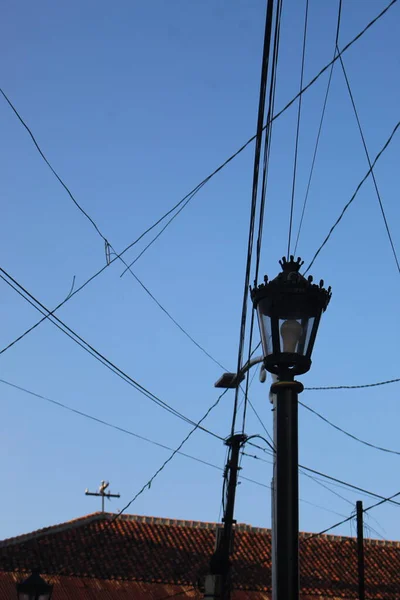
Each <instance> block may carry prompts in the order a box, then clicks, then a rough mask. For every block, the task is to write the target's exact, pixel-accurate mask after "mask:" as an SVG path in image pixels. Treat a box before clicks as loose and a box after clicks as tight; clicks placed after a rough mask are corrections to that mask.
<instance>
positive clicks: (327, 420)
mask: <svg viewBox="0 0 400 600" xmlns="http://www.w3.org/2000/svg"><path fill="white" fill-rule="evenodd" d="M299 404H300V405H301V406H303V408H306V409H307V410H308V411H310V412H311V413H313V414H314V415H316V416H317V417H318V418H319V419H321V420H322V421H324V422H325V423H327V424H328V425H330V426H331V427H333V428H334V429H336V430H337V431H340V432H341V433H343V434H344V435H347V437H349V438H351V439H352V440H355V441H356V442H359V443H360V444H364V446H368V447H369V448H374V449H375V450H380V451H381V452H387V453H388V454H397V456H400V452H399V451H397V450H391V449H390V448H384V447H382V446H377V445H376V444H372V443H371V442H367V441H366V440H363V439H361V438H359V437H357V436H356V435H354V434H353V433H350V432H349V431H346V430H345V429H342V427H339V425H335V423H332V421H329V419H327V418H326V417H324V416H323V415H321V414H320V413H319V412H317V411H316V410H314V409H313V408H311V407H310V406H307V404H304V403H303V402H300V400H299Z"/></svg>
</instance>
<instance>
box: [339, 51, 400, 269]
mask: <svg viewBox="0 0 400 600" xmlns="http://www.w3.org/2000/svg"><path fill="white" fill-rule="evenodd" d="M336 49H337V51H338V52H340V50H339V46H338V42H336ZM339 60H340V65H341V67H342V71H343V75H344V79H345V81H346V87H347V91H348V92H349V96H350V100H351V105H352V107H353V111H354V116H355V118H356V121H357V125H358V130H359V132H360V136H361V141H362V144H363V147H364V151H365V156H366V158H367V162H368V166H369V168H370V170H371V178H372V181H373V184H374V188H375V191H376V197H377V199H378V203H379V207H380V209H381V213H382V218H383V222H384V224H385V229H386V233H387V236H388V239H389V243H390V247H391V249H392V253H393V257H394V260H395V262H396V266H397V270H398V272H399V273H400V264H399V259H398V257H397V252H396V248H395V245H394V242H393V238H392V234H391V232H390V229H389V223H388V220H387V217H386V213H385V209H384V207H383V202H382V198H381V194H380V191H379V188H378V183H377V181H376V177H375V173H374V171H373V168H372V163H371V158H370V154H369V152H368V148H367V142H366V141H365V136H364V132H363V129H362V127H361V121H360V117H359V115H358V111H357V107H356V103H355V100H354V96H353V93H352V91H351V87H350V82H349V78H348V75H347V72H346V69H345V66H344V62H343V58H342V57H340V59H339Z"/></svg>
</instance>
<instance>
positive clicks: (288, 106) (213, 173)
mask: <svg viewBox="0 0 400 600" xmlns="http://www.w3.org/2000/svg"><path fill="white" fill-rule="evenodd" d="M397 1H398V0H391V2H389V4H388V5H387V6H386V7H385V8H384V9H383V10H382V11H381V12H380V13H379V14H378V15H377V16H376V17H375V18H374V19H372V21H370V22H369V23H368V24H367V25H366V26H365V27H364V29H362V31H360V32H359V33H358V34H357V35H356V36H355V37H354V38H353V39H352V40H351V41H350V42H349V43H348V44H347V45H346V46H344V48H343V49H342V50H341V52H340V54H339V55H337V56H335V57H334V58H333V59H332V60H331V61H330V62H329V63H328V64H327V65H325V67H323V68H322V69H321V71H319V73H318V74H317V75H316V76H315V77H314V78H313V79H312V80H311V81H310V82H309V83H308V84H307V85H306V86H305V87H304V88H303V89H302V90H301V94H303V93H304V92H306V91H307V90H308V89H309V88H310V87H311V86H312V85H313V84H314V83H315V82H316V81H317V80H318V79H319V78H320V77H321V76H322V75H323V74H324V73H325V71H326V70H327V69H329V67H331V66H332V65H333V64H334V63H335V62H336V61H337V60H338V58H339V57H340V56H342V55H343V54H344V53H345V52H346V51H347V50H348V49H349V48H351V46H352V45H353V44H354V43H355V42H356V41H358V40H359V39H360V38H361V37H362V36H363V35H364V34H365V33H366V32H367V31H368V30H369V29H370V28H371V27H372V26H373V25H374V24H375V23H376V22H377V21H378V20H379V19H381V18H382V17H383V16H384V15H385V14H386V13H387V11H388V10H389V9H390V8H391V7H392V6H393V5H394V4H396V2H397ZM0 92H1V93H2V95H3V96H4V98H5V99H6V100H7V102H8V103H9V104H10V105H11V102H10V100H9V99H8V97H7V96H6V94H5V93H4V91H3V90H2V89H1V88H0ZM301 94H300V95H301ZM298 98H299V94H296V96H294V98H292V99H291V100H290V101H289V102H288V103H287V104H286V105H285V106H284V107H283V108H282V109H281V110H280V111H279V112H278V113H276V114H275V115H274V116H273V117H272V118H271V120H270V123H271V122H272V121H275V119H277V118H278V117H280V116H281V115H282V114H283V113H284V112H285V111H286V110H288V109H289V108H290V107H291V106H292V104H293V103H294V102H295V101H296V100H297V99H298ZM13 110H14V109H13ZM265 127H266V125H265V126H264V128H265ZM255 138H256V136H255V135H254V136H252V137H251V138H250V139H249V140H247V142H246V143H245V144H243V146H241V147H240V148H239V149H238V150H237V151H236V152H235V153H234V154H232V155H231V156H230V157H229V158H228V159H227V160H226V161H225V162H224V163H222V164H221V165H220V166H219V167H218V168H217V169H215V170H214V171H213V172H212V173H211V174H210V175H208V177H206V178H205V179H203V181H202V182H201V183H200V184H198V185H197V186H196V187H195V188H193V189H192V190H191V191H190V192H189V193H188V194H186V196H185V197H184V198H182V199H181V200H179V202H177V203H176V204H175V205H174V206H173V207H172V208H171V209H169V210H168V211H167V212H166V213H164V214H163V215H162V216H161V217H160V218H159V219H158V220H157V221H155V222H154V223H153V224H152V225H151V226H150V227H148V228H147V229H146V230H145V231H144V232H143V233H142V234H141V235H140V236H139V237H138V238H136V239H135V240H134V241H133V242H131V243H130V244H129V245H128V246H126V248H125V249H124V250H122V252H120V253H119V254H116V256H114V258H112V259H110V261H109V262H107V264H106V265H104V266H103V267H102V268H101V269H99V270H98V271H97V272H96V273H94V274H93V275H92V276H91V277H89V279H87V281H85V282H84V283H83V284H82V285H81V286H80V287H79V288H77V289H76V290H74V292H73V293H72V294H71V295H70V296H69V297H67V298H66V299H65V300H64V301H63V302H61V303H60V304H58V305H57V306H56V307H55V308H54V309H53V311H51V312H50V313H49V314H50V315H52V314H53V313H54V312H56V311H57V310H58V309H59V308H61V306H63V305H64V304H65V302H67V301H68V300H70V298H72V297H73V296H74V295H75V294H77V293H78V292H80V291H81V290H82V289H83V288H84V287H86V286H87V285H88V284H89V283H90V282H91V281H93V280H94V279H96V278H97V277H98V276H99V275H100V274H101V273H102V272H103V271H105V269H107V267H109V266H110V265H111V264H112V263H113V262H115V261H116V260H118V259H119V258H120V257H121V256H123V255H124V254H125V253H126V252H127V251H128V250H130V248H132V247H133V246H134V245H135V244H137V243H138V242H139V241H140V240H141V239H142V238H143V237H144V236H145V235H147V234H148V233H149V232H150V231H152V229H154V228H155V227H157V225H159V224H160V223H161V222H162V221H163V220H164V219H165V218H166V217H168V216H169V215H170V214H171V213H172V212H173V211H174V210H176V209H177V208H178V207H179V206H181V205H182V204H183V203H184V202H185V201H186V200H187V199H188V197H189V196H190V195H191V194H193V193H194V192H195V191H198V188H199V187H200V186H202V184H205V183H207V182H208V181H210V179H212V178H213V177H214V176H215V175H216V174H217V173H219V172H220V171H221V170H222V169H223V168H224V167H225V166H226V165H228V164H229V163H230V162H231V161H232V160H234V159H235V158H236V157H237V156H238V155H239V154H241V152H243V151H244V150H245V149H246V148H247V146H249V145H250V144H251V143H252V142H253V141H254V140H255ZM46 319H47V315H46V316H45V317H44V318H43V319H40V320H39V321H38V322H37V323H35V324H34V325H33V326H32V327H30V328H29V329H27V330H26V331H25V332H24V333H23V334H21V335H20V336H19V337H18V338H17V339H15V340H14V341H13V342H11V343H10V344H9V345H8V346H6V347H5V348H3V349H2V350H1V351H0V354H2V353H3V352H5V351H6V350H8V349H9V348H11V347H12V346H13V345H14V344H16V343H17V342H18V341H20V340H21V339H23V338H24V337H25V336H26V335H28V334H29V333H30V332H31V331H33V330H34V329H36V327H38V325H40V324H41V323H43V321H45V320H46Z"/></svg>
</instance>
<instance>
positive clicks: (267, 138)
mask: <svg viewBox="0 0 400 600" xmlns="http://www.w3.org/2000/svg"><path fill="white" fill-rule="evenodd" d="M281 15H282V1H281V0H278V2H277V6H276V15H275V26H274V44H273V54H272V61H271V74H270V83H269V98H268V112H267V125H266V126H265V133H264V150H263V172H262V177H261V199H260V209H259V222H258V232H257V242H256V264H255V273H254V281H255V283H254V285H255V286H256V285H257V281H258V273H259V268H260V257H261V247H262V236H263V230H264V215H265V204H266V195H267V180H268V178H267V175H268V168H269V158H270V153H271V143H272V127H273V122H272V120H271V119H272V115H273V113H274V110H275V108H274V107H275V91H276V79H277V67H278V57H279V40H280V27H281ZM264 102H265V101H264ZM257 177H258V173H257ZM256 194H257V191H256ZM247 293H248V292H247ZM254 321H255V311H254V310H252V311H251V321H250V333H249V342H248V357H247V361H248V362H250V359H251V356H252V350H251V347H252V345H253V334H254ZM249 382H250V372H249V371H247V374H246V389H245V392H244V394H245V395H244V399H245V401H244V408H243V419H242V433H244V431H245V427H246V414H247V398H248V391H249Z"/></svg>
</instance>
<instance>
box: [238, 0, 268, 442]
mask: <svg viewBox="0 0 400 600" xmlns="http://www.w3.org/2000/svg"><path fill="white" fill-rule="evenodd" d="M273 4H274V3H273V0H267V10H266V15H265V30H264V44H263V56H262V64H261V82H260V94H259V102H258V114H257V133H256V144H255V151H254V165H253V182H252V195H251V205H250V223H249V234H248V241H247V257H246V270H245V277H244V290H243V300H242V313H241V320H240V335H239V350H238V359H237V370H236V372H237V373H240V370H241V368H242V363H243V353H244V344H245V336H246V322H247V302H248V295H249V284H250V274H251V264H252V254H253V240H254V228H255V218H256V210H257V196H258V180H259V169H260V162H261V146H262V138H263V130H264V126H263V125H264V113H265V101H266V93H267V83H268V69H269V59H270V46H271V36H272V16H273ZM238 400H239V387H237V388H236V390H235V402H234V408H233V416H232V427H231V435H233V434H234V431H235V423H236V416H237V408H238Z"/></svg>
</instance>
